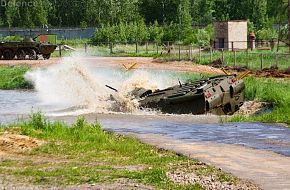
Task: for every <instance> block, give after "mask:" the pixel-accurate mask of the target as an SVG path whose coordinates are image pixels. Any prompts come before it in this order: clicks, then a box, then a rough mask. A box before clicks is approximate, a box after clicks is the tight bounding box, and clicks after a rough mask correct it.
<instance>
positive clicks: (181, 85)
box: [178, 78, 182, 87]
mask: <svg viewBox="0 0 290 190" xmlns="http://www.w3.org/2000/svg"><path fill="white" fill-rule="evenodd" d="M178 83H179V86H180V87H182V84H181V82H180V80H179V78H178Z"/></svg>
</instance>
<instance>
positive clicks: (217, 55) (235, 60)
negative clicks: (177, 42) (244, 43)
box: [156, 50, 290, 70]
mask: <svg viewBox="0 0 290 190" xmlns="http://www.w3.org/2000/svg"><path fill="white" fill-rule="evenodd" d="M261 55H263V56H262V58H261ZM222 57H224V61H223V64H224V65H225V66H240V67H248V68H249V69H252V70H260V69H261V68H270V67H271V66H274V65H277V66H278V68H279V69H281V70H283V69H286V68H288V67H289V66H290V62H289V58H290V55H286V54H281V53H280V54H277V53H276V52H273V51H269V50H268V51H261V50H255V51H253V52H251V51H249V54H247V52H246V51H237V52H236V53H234V52H232V51H224V52H223V53H222V52H221V51H213V53H212V54H211V53H210V52H207V51H203V52H202V53H201V55H200V54H199V53H198V52H196V53H193V55H192V61H193V62H195V63H198V64H203V65H208V64H211V63H212V61H214V60H217V59H221V60H222ZM156 58H160V59H162V60H164V61H178V60H179V55H178V52H177V53H176V54H171V55H168V54H163V55H157V56H156ZM180 60H190V57H189V55H188V53H186V51H183V53H181V55H180ZM261 60H262V63H261Z"/></svg>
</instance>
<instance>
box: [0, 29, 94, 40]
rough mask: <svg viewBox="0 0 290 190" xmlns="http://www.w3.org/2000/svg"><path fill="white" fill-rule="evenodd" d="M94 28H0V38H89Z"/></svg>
mask: <svg viewBox="0 0 290 190" xmlns="http://www.w3.org/2000/svg"><path fill="white" fill-rule="evenodd" d="M95 31H96V28H93V27H91V28H48V29H46V28H33V29H23V28H0V37H5V36H30V37H35V36H37V35H40V34H55V35H57V36H58V38H60V39H64V40H65V39H76V38H81V39H82V38H91V37H92V36H93V35H94V33H95Z"/></svg>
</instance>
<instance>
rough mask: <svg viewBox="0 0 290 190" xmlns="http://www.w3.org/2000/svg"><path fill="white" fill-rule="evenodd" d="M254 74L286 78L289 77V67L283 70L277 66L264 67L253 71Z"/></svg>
mask: <svg viewBox="0 0 290 190" xmlns="http://www.w3.org/2000/svg"><path fill="white" fill-rule="evenodd" d="M253 74H254V75H255V76H259V77H275V78H288V77H290V67H289V68H288V69H286V70H285V71H283V70H282V71H281V70H278V67H275V66H274V67H271V68H265V69H263V70H261V71H255V72H253Z"/></svg>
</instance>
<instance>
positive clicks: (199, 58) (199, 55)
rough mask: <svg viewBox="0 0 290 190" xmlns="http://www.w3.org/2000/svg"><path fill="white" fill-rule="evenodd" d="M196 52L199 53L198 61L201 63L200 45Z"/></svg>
mask: <svg viewBox="0 0 290 190" xmlns="http://www.w3.org/2000/svg"><path fill="white" fill-rule="evenodd" d="M198 53H199V63H201V47H199V50H198Z"/></svg>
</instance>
